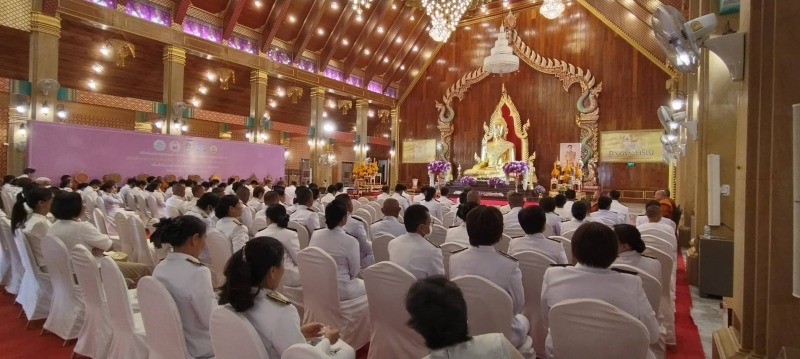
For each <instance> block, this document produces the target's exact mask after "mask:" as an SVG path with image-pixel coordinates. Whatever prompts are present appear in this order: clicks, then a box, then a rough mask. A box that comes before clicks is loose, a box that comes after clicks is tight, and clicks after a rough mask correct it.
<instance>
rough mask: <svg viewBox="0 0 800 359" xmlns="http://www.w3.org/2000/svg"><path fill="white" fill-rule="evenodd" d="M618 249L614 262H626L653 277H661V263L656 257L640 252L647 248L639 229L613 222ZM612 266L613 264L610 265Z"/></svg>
mask: <svg viewBox="0 0 800 359" xmlns="http://www.w3.org/2000/svg"><path fill="white" fill-rule="evenodd" d="M614 233H616V234H617V241H618V242H619V249H618V253H619V254H618V255H617V260H615V261H614V264H626V265H629V266H633V267H636V268H639V269H641V270H642V271H644V272H645V273H647V274H649V275H651V276H653V277H654V278H657V279H659V278H661V263H660V262H659V261H658V259H655V258H653V257H650V256H647V255H644V254H642V253H643V252H644V250H645V249H646V248H647V247H646V246H645V244H644V241H643V240H642V234H641V233H640V232H639V230H638V229H637V228H636V227H634V226H633V225H630V224H615V225H614ZM611 266H612V267H613V266H614V265H613V264H612V265H611Z"/></svg>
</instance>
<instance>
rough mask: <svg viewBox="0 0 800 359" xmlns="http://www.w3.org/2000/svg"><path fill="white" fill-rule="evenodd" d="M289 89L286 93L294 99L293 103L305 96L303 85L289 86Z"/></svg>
mask: <svg viewBox="0 0 800 359" xmlns="http://www.w3.org/2000/svg"><path fill="white" fill-rule="evenodd" d="M287 90H288V91H287V93H286V94H287V95H289V98H290V99H291V100H292V103H297V100H299V99H300V98H301V97H303V88H302V87H297V86H289V88H288V89H287Z"/></svg>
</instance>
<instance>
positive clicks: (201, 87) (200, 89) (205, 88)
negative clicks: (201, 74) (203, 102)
mask: <svg viewBox="0 0 800 359" xmlns="http://www.w3.org/2000/svg"><path fill="white" fill-rule="evenodd" d="M197 91H200V93H201V94H203V95H205V94H207V93H208V87H206V86H205V85H200V88H199V89H197Z"/></svg>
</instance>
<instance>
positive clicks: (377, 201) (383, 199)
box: [375, 198, 386, 207]
mask: <svg viewBox="0 0 800 359" xmlns="http://www.w3.org/2000/svg"><path fill="white" fill-rule="evenodd" d="M385 201H386V199H385V198H381V199H378V200H375V203H377V204H379V205H380V206H381V207H383V202H385Z"/></svg>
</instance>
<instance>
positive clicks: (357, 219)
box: [350, 217, 364, 223]
mask: <svg viewBox="0 0 800 359" xmlns="http://www.w3.org/2000/svg"><path fill="white" fill-rule="evenodd" d="M350 218H352V219H355V220H356V221H359V222H362V223H363V222H364V220H363V219H361V218H359V217H350Z"/></svg>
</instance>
